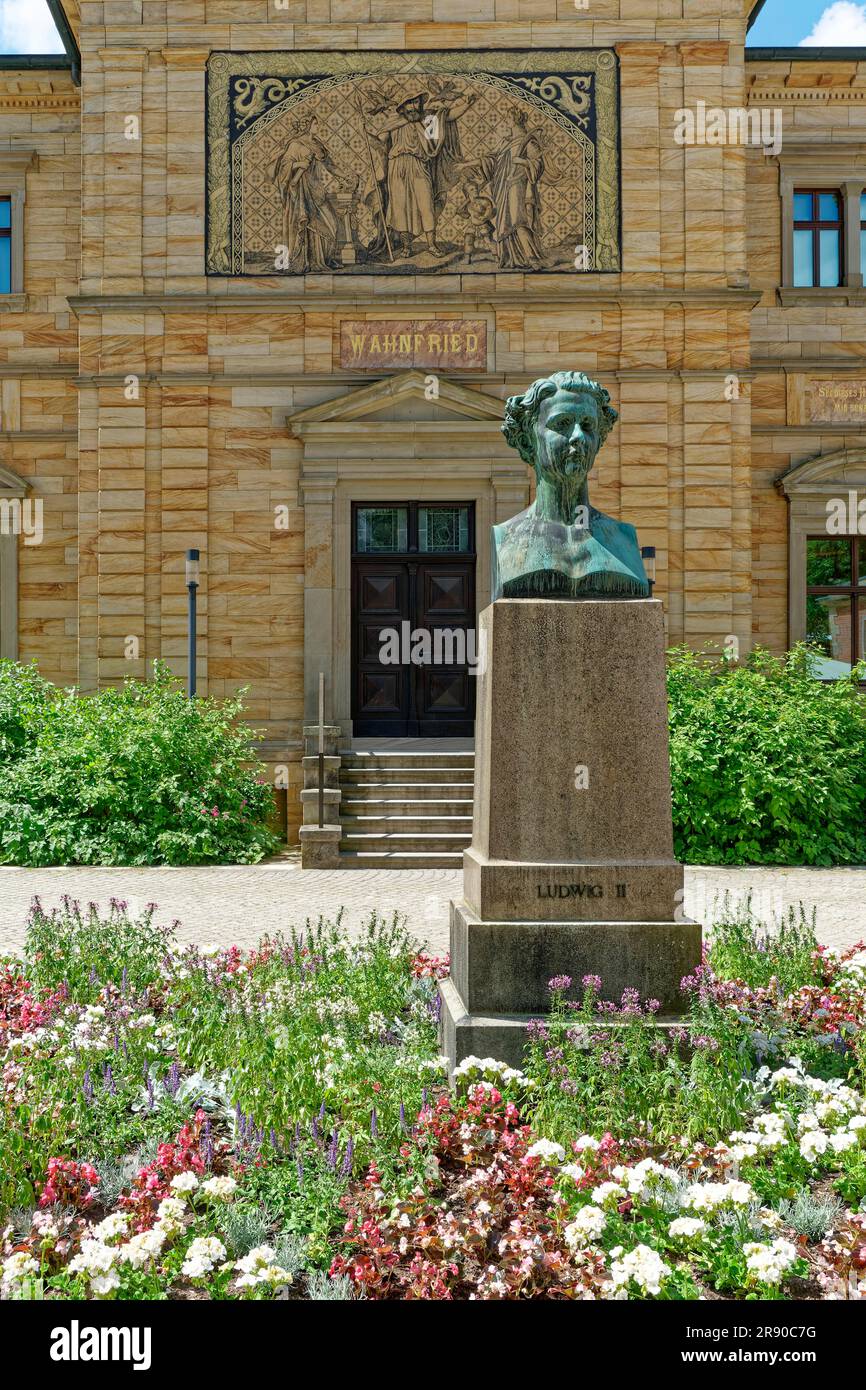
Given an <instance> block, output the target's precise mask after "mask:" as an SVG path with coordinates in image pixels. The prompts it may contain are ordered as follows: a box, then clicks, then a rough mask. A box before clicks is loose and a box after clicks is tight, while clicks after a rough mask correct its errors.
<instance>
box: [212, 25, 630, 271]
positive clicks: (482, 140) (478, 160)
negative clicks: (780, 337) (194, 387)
mask: <svg viewBox="0 0 866 1390" xmlns="http://www.w3.org/2000/svg"><path fill="white" fill-rule="evenodd" d="M207 101H208V112H207V142H208V148H207V195H208V236H207V270H208V273H209V274H212V275H268V276H272V275H274V274H281V273H282V274H286V275H302V274H306V273H317V272H318V273H321V272H323V271H327V272H336V273H339V272H341V271H343V272H348V273H351V274H353V275H358V274H364V273H370V274H377V275H381V274H397V275H399V274H406V275H413V274H417V273H419V272H423V273H425V274H431V273H434V274H435V273H436V272H438V271H441V272H446V273H448V274H454V273H455V272H461V271H469V272H472V273H475V274H477V273H484V272H491V273H495V272H497V271H502V270H517V271H548V272H551V271H553V272H562V271H566V270H568V271H577V272H581V271H584V272H586V271H616V270H619V268H620V246H619V223H620V207H619V197H620V194H619V126H618V119H619V116H618V112H619V102H618V69H617V60H616V55H615V54H614V53H613V51H612V50H609V49H591V50H577V49H574V50H562V51H557V52H550V51H547V52H545V51H543V50H540V51H535V52H503V51H500V52H492V53H465V52H461V53H457V52H449V53H363V54H361V53H353V54H348V53H214V54H211V57H210V59H209V61H208V77H207Z"/></svg>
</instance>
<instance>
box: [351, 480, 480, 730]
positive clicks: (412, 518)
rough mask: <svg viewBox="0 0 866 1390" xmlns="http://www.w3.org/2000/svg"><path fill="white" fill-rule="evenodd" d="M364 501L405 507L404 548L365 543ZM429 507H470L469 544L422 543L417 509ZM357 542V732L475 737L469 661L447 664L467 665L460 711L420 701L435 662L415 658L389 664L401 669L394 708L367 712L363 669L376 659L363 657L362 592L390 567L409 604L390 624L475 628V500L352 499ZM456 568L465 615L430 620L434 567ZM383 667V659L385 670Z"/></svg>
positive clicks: (386, 621)
mask: <svg viewBox="0 0 866 1390" xmlns="http://www.w3.org/2000/svg"><path fill="white" fill-rule="evenodd" d="M365 507H378V508H386V507H406V509H407V548H406V550H405V551H403V552H400V553H395V552H382V553H378V554H371V553H369V552H364V551H359V550H358V548H357V535H358V530H357V527H358V521H357V514H358V511H359V510H361V509H363V508H365ZM422 507H468V509H469V537H468V549H467V550H466V551H462V552H454V551H421V550H419V548H418V511H419V508H422ZM351 546H352V557H351V570H352V582H351V668H352V669H351V682H352V724H353V730H354V732H355V733H356V734H358V735H360V736H362V737H376V736H377V735H379V736H381V737H386V738H399V737H407V738H410V737H417V736H419V735H421V736H425V737H430V736H432V737H436V736H443V737H471V736H472V734H473V732H474V719H475V685H474V677H473V676H471V675H470V674H468V666H467V665H465V664H463V665H455V666H454V667H452V668H443V670H446V671H447V670H448V669H451V670H453V671H454V672H455V675H458V674H460V673H462V676H463V690H464V692H465V702H464V704H463V705H462V706H461V707H459V708H458V709H455V710H454V713H453V716H452V715H450V714H449V712H443V711H441V710H434V709H432V708H428V707H426V705H425V706H424V707H420V704H421V697H422V693H423V692H424V691H426V692H428V693H429V688H430V681H431V677H430V671H432V670H433V667H432V666H431V667H427V666H424V667H418V666H414V665H411V664H410V665H406V666H402V665H401V666H399V667H397V668H388V669H389V673H390V674H392V675H393V676H394V680H393V683H392V686H391V690H392V701H391V708H390V709H388V708H385V709H384V710H383V712H382V714H381V715H379V714H373V713H371V712H370V711H366V712H365V711H364V710H363V708H362V688H363V679H364V673H365V671H366V672H368V673H369V672H371V671H373V672H375V670H376V664H375V662H373V663H371V664H368V665H366V666H364V665H363V663H364V661H365V657H364V653H363V651H362V635H363V632H364V617H363V613H364V605H363V595H364V589H365V581H366V580H369V579H374V580H375V579H376V578H377V577H378V578H380V579H382V580H385V579H387V578H388V577H389V575H393V576H394V577H395V581H397V582H396V591H395V597H396V599H397V601H398V602H399V601H400V598H401V595H402V605H401V611H400V613H399V616H398V615H397V611H396V609H394V608H393V607H392V609H391V611H390V613H389V615H388V616H387V617H386V616H384V612H383V619H382V626H383V627H384V626H391V625H392V624H393V625H394V626H396V627H397V629H398V630H400V623H401V622H403V621H408V622H409V623H410V627H411V629H415V628H416V627H418V626H426V628H427V629H428V630H430V631H431V632H432V631H434V630H435V627H437V626H438V627H442V628H449V629H451V630H453V629H455V628H457V629H460V628H462V629H464V630H473V629H474V628H475V625H476V622H477V613H476V598H475V593H476V572H475V569H476V565H475V562H476V548H475V505H474V502H473V501H471V500H467V499H460V500H454V501H452V500H451V499H441V500H440V499H438V498H437V499H435V500H424V501H404V500H403V499H396V498H395V499H394V500H393V501H392V500H390V499H389V500H388V501H387V502H382V501H375V502H364V501H358V502H353V503H352V511H351ZM449 568H450V569H452V570H456V571H457V574H456V576H452V577H456V578H457V579H458V581H459V580H460V579H461V578H462V580H463V589H462V595H463V600H464V601H463V604H462V605H461V612H462V616H461V617H460V618H459V619H456V620H454V621H452V622H450V623H449V622H447V621H441V622H431V620H430V611H429V609H428V607H427V587H428V586H427V579H428V577H429V576H430V574H431V573H432V574H434V575H435V573H436V572H437V571H442V572H443V578H444V576H445V574H447V571H448V569H449ZM377 570H378V571H379V572H380V573H379V576H377V575H376V571H377ZM398 575H399V576H400V577H401V578H402V579H403V581H404V582H403V583H402V584H401V583H400V582H399V580H398V579H397V576H398ZM366 661H367V662H368V663H369V662H370V658H369V657H367V658H366ZM384 669H385V668H381V667H380V670H384ZM425 673H426V675H425ZM398 702H399V708H398Z"/></svg>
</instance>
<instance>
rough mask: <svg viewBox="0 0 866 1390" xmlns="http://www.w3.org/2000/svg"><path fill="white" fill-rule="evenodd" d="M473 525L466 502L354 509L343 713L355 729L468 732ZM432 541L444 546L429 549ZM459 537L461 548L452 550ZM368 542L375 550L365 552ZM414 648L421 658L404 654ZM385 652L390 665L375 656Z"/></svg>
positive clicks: (364, 732) (397, 733) (370, 732)
mask: <svg viewBox="0 0 866 1390" xmlns="http://www.w3.org/2000/svg"><path fill="white" fill-rule="evenodd" d="M389 512H391V513H393V517H394V518H396V520H394V521H393V524H392V519H391V517H390V516H389ZM449 512H450V513H451V515H449ZM434 522H435V525H434ZM473 532H474V518H473V516H472V508H471V507H469V506H467V504H465V503H464V504H460V505H459V506H458V505H455V506H453V507H451V508H449V506H448V505H447V504H446V505H442V506H437V508H436V514H435V516H434V517H432V518H431V514H430V509H429V508H428V507H419V505H418V504H417V503H395V504H393V507H391V508H389V507H388V506H382V505H377V507H376V508H375V509H374V508H371V507H366V506H359V507H357V508H356V509H355V512H354V514H353V537H354V543H355V545H354V553H353V559H352V720H353V726H354V731H355V733H356V734H358V735H359V736H361V737H368V738H369V737H371V736H372V737H376V736H379V737H383V738H399V737H429V736H431V735H441V736H443V737H459V738H466V737H471V736H472V733H473V731H474V726H475V677H474V676H472V675H470V670H469V662H470V660H471V659H472V657H473V654H474V650H475V648H474V641H473V630H474V627H475V554H474V535H473ZM395 538H396V541H395ZM419 540H420V542H421V547H420V549H419ZM395 543H399V544H403V545H405V546H406V547H407V550H406V553H405V554H400V555H398V554H395V553H394V550H393V546H394V544H395ZM436 544H439V545H442V546H443V548H444V553H441V554H437V553H435V552H434V551H433V550H432V547H433V546H434V545H436ZM458 545H459V546H461V547H466V548H467V550H466V552H465V553H463V554H455V553H454V550H455V549H456V547H457V546H458ZM375 546H378V547H379V548H380V549H381V550H382V552H383V553H381V554H379V555H374V554H371V550H372V549H373V548H374V547H375ZM416 633H424V634H427V639H426V644H424V645H422V642H421V641H420V640H416V641H415V642H414V644H413V637H414V635H415V634H416ZM413 646H414V650H415V652H416V653H417V652H418V651H419V649H420V650H422V651H423V654H424V656H425V657H426V658H427V659H426V660H425V661H423V662H417V661H412V660H411V659H410V658H411V655H412V652H413ZM394 656H396V657H397V658H398V661H399V664H394V663H393V662H392V661H391V660H389V659H384V658H391V657H394Z"/></svg>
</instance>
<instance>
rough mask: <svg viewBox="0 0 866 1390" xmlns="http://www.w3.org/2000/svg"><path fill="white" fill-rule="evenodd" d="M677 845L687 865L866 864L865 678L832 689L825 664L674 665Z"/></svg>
mask: <svg viewBox="0 0 866 1390" xmlns="http://www.w3.org/2000/svg"><path fill="white" fill-rule="evenodd" d="M670 656H671V662H670V670H669V675H668V697H669V702H670V718H671V781H672V790H673V820H674V842H675V848H676V853H677V855H678V856H679V857H680V858H681V859H682V860H684V861H685V862H686V863H692V864H695V863H702V864H860V863H863V862H864V861H866V702H864V700H863V698H862V696H861V694H860V692H859V690H858V681H860V680H863V679H864V675H866V667H863V666H860V667H856V668H855V669H854V670H853V671H852V672H851V675H850V676H849V677H846V678H844V679H841V680H837V681H832V682H830V683H828V684H822V682H821V681H819V680H817V679H816V677H815V674H814V662H815V657H814V654H813V653H811V652H810V651H809V649H808V648H807V647H805V646H802V645H801V646H797V647H795V648H794V649H793V650H792V651H790V652H789V653H788V654H787V655H786V656H783V657H775V656H772V655H771V654H770V653H768V652H766V651H763V650H761V649H757V650H755V651H754V652H753V653H752V654H751V655H750V656H749V657H748V659H747V660H746V661H744V662H743V663H741V664H739V665H732V664H730V663H728V662H722V663H721V664H714V663H713V662H711V661H710V660H709V659H707V658H706V657H702V656H699V655H696V654H695V653H694V652H691V651H689V650H688V649H687V648H678V649H677V650H675V651H673V652H672V653H671V654H670Z"/></svg>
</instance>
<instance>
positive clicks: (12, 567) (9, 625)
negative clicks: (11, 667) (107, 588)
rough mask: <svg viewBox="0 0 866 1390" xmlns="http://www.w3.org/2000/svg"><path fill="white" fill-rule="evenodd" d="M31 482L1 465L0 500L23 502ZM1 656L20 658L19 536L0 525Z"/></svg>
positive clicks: (11, 659)
mask: <svg viewBox="0 0 866 1390" xmlns="http://www.w3.org/2000/svg"><path fill="white" fill-rule="evenodd" d="M29 491H30V484H29V483H28V482H27V481H26V479H24V478H21V477H19V476H18V474H17V473H14V472H13V471H12V469H11V468H7V467H6V466H5V464H0V501H4V502H6V503H7V504H11V503H12V502H15V501H17V502H18V503H19V505H20V504H22V503H23V502H24V499H25V498H26V496H27V494H28V492H29ZM0 657H6V658H8V660H10V661H17V660H18V536H17V534H16V533H15V531H8V530H5V529H2V528H0Z"/></svg>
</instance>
